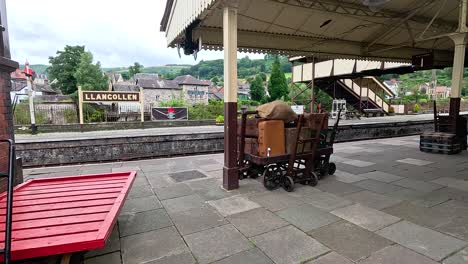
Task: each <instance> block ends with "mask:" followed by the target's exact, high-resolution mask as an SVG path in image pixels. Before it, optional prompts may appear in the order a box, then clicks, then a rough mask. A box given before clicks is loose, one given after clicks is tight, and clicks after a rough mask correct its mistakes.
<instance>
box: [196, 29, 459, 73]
mask: <svg viewBox="0 0 468 264" xmlns="http://www.w3.org/2000/svg"><path fill="white" fill-rule="evenodd" d="M194 33H195V35H197V36H201V37H202V39H203V45H204V47H205V48H206V49H222V43H223V39H222V38H223V35H222V34H221V33H222V29H221V28H207V27H201V28H198V29H196V30H195V32H194ZM238 46H239V49H240V50H241V51H246V52H261V53H268V52H270V53H284V54H289V55H303V56H311V55H320V56H322V57H327V56H329V57H331V58H353V59H375V60H385V61H399V62H409V61H410V59H409V58H411V57H412V56H413V55H417V54H423V53H427V52H430V51H433V52H434V61H435V63H436V64H437V65H441V66H442V65H450V63H451V61H452V60H453V53H452V52H449V51H442V50H428V49H421V48H414V47H409V46H402V47H395V48H392V46H390V45H381V44H376V45H374V47H375V48H377V49H379V50H383V51H381V52H379V53H378V54H376V53H372V54H371V53H368V52H367V51H366V49H365V47H363V46H362V45H361V43H360V42H355V41H348V40H339V39H333V40H329V39H322V38H317V37H300V36H290V35H279V34H271V33H261V32H251V31H243V30H239V31H238Z"/></svg>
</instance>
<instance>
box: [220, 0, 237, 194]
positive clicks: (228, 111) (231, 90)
mask: <svg viewBox="0 0 468 264" xmlns="http://www.w3.org/2000/svg"><path fill="white" fill-rule="evenodd" d="M223 45H224V120H225V121H224V168H223V187H224V189H226V190H233V189H237V188H239V168H238V165H237V1H225V6H224V10H223Z"/></svg>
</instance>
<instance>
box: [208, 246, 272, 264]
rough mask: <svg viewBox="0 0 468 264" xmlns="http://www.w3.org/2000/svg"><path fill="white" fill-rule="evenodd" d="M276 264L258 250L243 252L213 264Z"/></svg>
mask: <svg viewBox="0 0 468 264" xmlns="http://www.w3.org/2000/svg"><path fill="white" fill-rule="evenodd" d="M244 263H245V264H274V263H273V261H271V260H270V259H269V258H268V257H267V256H265V254H263V252H262V251H260V250H259V249H258V248H252V249H250V250H247V251H242V252H240V253H237V254H235V255H232V256H230V257H227V258H225V259H222V260H220V261H216V262H214V263H213V264H244Z"/></svg>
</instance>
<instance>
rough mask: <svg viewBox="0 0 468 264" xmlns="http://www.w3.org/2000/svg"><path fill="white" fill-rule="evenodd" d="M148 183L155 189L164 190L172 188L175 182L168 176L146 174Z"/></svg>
mask: <svg viewBox="0 0 468 264" xmlns="http://www.w3.org/2000/svg"><path fill="white" fill-rule="evenodd" d="M145 175H146V178H147V179H148V182H149V183H150V185H151V187H153V188H163V187H168V186H171V185H172V184H174V183H175V181H174V180H173V179H172V178H171V177H169V176H168V175H167V174H160V173H145Z"/></svg>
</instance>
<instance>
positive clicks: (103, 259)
mask: <svg viewBox="0 0 468 264" xmlns="http://www.w3.org/2000/svg"><path fill="white" fill-rule="evenodd" d="M120 263H122V261H121V260H120V252H114V253H110V254H107V255H103V256H98V257H94V258H89V259H85V260H84V264H120Z"/></svg>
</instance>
